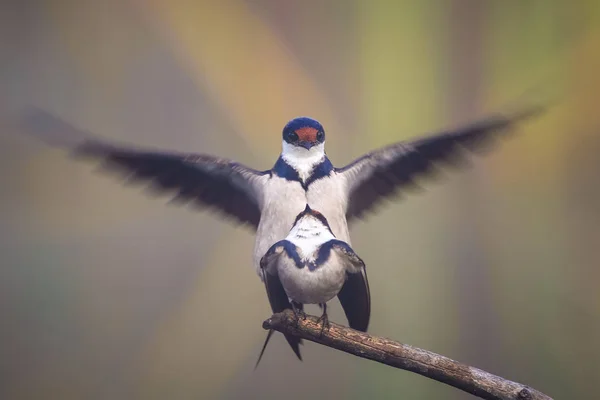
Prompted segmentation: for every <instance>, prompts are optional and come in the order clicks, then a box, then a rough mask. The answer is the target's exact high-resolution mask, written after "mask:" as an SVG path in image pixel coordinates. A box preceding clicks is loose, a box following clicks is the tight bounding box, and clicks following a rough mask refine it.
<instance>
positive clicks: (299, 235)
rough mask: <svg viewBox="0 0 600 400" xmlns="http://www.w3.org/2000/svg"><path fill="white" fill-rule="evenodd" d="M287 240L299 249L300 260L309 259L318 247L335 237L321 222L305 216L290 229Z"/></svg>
mask: <svg viewBox="0 0 600 400" xmlns="http://www.w3.org/2000/svg"><path fill="white" fill-rule="evenodd" d="M287 239H288V240H289V241H290V242H292V243H294V244H295V245H296V246H298V247H299V248H300V250H301V252H302V258H311V256H313V254H314V252H315V251H316V250H317V249H318V248H319V246H321V245H322V244H323V243H325V242H328V241H330V240H331V239H335V236H333V234H332V233H331V231H330V230H329V229H328V228H327V227H326V226H325V225H323V223H322V222H321V221H319V220H318V219H316V218H314V217H311V216H306V217H303V218H302V219H301V220H300V221H298V222H297V223H296V225H294V226H293V227H292V229H291V231H290V233H289V235H288V237H287Z"/></svg>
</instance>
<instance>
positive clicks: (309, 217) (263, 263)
mask: <svg viewBox="0 0 600 400" xmlns="http://www.w3.org/2000/svg"><path fill="white" fill-rule="evenodd" d="M260 268H261V274H262V280H263V282H264V283H265V287H266V289H267V295H268V297H269V303H271V308H272V310H273V312H274V313H278V312H281V311H283V310H285V309H288V308H291V309H292V310H294V313H295V314H296V318H299V317H300V316H305V315H304V310H303V306H304V304H318V305H319V306H320V307H321V308H322V310H323V314H322V315H321V317H320V318H319V322H322V323H323V329H325V328H328V327H329V318H328V316H327V302H328V301H329V300H331V299H332V298H334V297H335V296H338V297H339V299H340V303H341V304H342V308H343V309H344V312H345V313H346V317H347V318H348V324H349V325H350V327H351V328H353V329H357V330H360V331H363V332H366V331H367V327H368V326H369V317H370V315H371V298H370V294H369V284H368V281H367V273H366V269H365V263H364V262H363V260H361V258H360V257H359V256H358V255H356V253H355V252H354V250H352V248H351V247H350V246H349V245H348V243H346V242H344V241H341V240H338V239H337V238H336V237H335V235H334V234H333V232H332V231H331V227H330V226H329V223H328V222H327V219H326V218H325V216H324V215H323V214H321V213H320V212H318V211H316V210H312V209H311V208H310V206H309V205H308V204H307V205H306V208H305V209H304V211H302V212H301V213H300V214H298V216H297V217H296V220H295V221H294V224H293V226H292V228H291V230H290V232H289V234H288V235H287V237H286V238H285V239H283V240H280V241H278V242H277V243H275V244H273V245H272V246H271V247H270V248H269V250H268V251H267V253H266V254H265V255H264V257H262V258H261V260H260ZM271 335H272V331H269V333H268V335H267V339H266V340H265V344H264V345H263V348H262V351H261V353H260V356H259V357H258V361H257V362H256V365H257V366H258V363H259V362H260V359H261V358H262V355H263V353H264V351H265V348H266V346H267V344H268V342H269V339H270V337H271ZM286 339H287V341H288V343H289V344H290V346H292V349H293V350H294V352H295V353H296V355H297V356H298V357H300V351H299V348H298V344H299V342H298V338H296V337H294V336H289V335H286Z"/></svg>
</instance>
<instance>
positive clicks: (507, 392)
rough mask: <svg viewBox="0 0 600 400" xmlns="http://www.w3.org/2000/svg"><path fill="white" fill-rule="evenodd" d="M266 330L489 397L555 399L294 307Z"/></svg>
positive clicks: (270, 322)
mask: <svg viewBox="0 0 600 400" xmlns="http://www.w3.org/2000/svg"><path fill="white" fill-rule="evenodd" d="M263 328H264V329H274V330H276V331H279V332H281V333H286V334H289V335H294V336H297V337H300V338H303V339H306V340H310V341H312V342H315V343H319V344H322V345H324V346H328V347H331V348H334V349H337V350H341V351H344V352H346V353H349V354H353V355H355V356H358V357H362V358H366V359H369V360H373V361H377V362H380V363H382V364H387V365H390V366H392V367H396V368H400V369H404V370H407V371H411V372H415V373H417V374H420V375H423V376H425V377H427V378H430V379H434V380H436V381H438V382H442V383H445V384H447V385H450V386H454V387H455V388H458V389H461V390H463V391H465V392H467V393H471V394H473V395H475V396H478V397H480V398H482V399H489V400H552V398H551V397H549V396H547V395H545V394H543V393H541V392H539V391H537V390H535V389H532V388H530V387H528V386H526V385H523V384H520V383H516V382H512V381H509V380H507V379H504V378H501V377H499V376H496V375H493V374H490V373H489V372H485V371H482V370H480V369H478V368H475V367H471V366H468V365H465V364H462V363H459V362H457V361H454V360H452V359H450V358H448V357H444V356H441V355H439V354H435V353H432V352H430V351H427V350H423V349H419V348H417V347H413V346H409V345H406V344H402V343H398V342H395V341H393V340H390V339H386V338H381V337H377V336H372V335H369V334H367V333H363V332H359V331H355V330H354V329H351V328H347V327H344V326H341V325H337V324H334V323H331V326H330V328H329V330H324V331H322V329H321V328H322V325H321V324H320V323H318V322H317V318H316V317H314V316H310V315H309V316H307V318H306V319H302V318H300V319H299V320H298V321H297V322H296V319H295V317H294V314H293V312H292V311H291V310H286V311H284V312H282V313H279V314H274V315H273V316H272V317H271V318H269V319H267V320H266V321H265V322H263Z"/></svg>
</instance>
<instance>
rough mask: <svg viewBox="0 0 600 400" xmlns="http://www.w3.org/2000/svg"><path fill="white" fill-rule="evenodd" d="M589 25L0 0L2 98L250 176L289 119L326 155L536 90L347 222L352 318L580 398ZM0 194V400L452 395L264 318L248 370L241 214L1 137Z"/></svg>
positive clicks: (592, 161) (430, 13) (538, 2)
mask: <svg viewBox="0 0 600 400" xmlns="http://www.w3.org/2000/svg"><path fill="white" fill-rule="evenodd" d="M599 22H600V3H598V2H597V1H595V0H589V1H566V0H503V1H491V0H490V1H483V0H438V1H434V0H420V1H397V2H393V1H383V0H382V1H358V0H356V1H350V0H349V1H345V0H335V1H316V0H315V1H301V2H300V1H296V2H292V1H278V0H247V1H244V0H222V1H217V0H214V1H191V0H169V1H167V0H146V1H142V0H130V1H117V0H106V1H91V0H84V1H81V0H79V1H75V0H45V1H44V0H38V1H34V0H21V1H17V0H12V1H10V0H8V1H3V2H2V5H0V45H1V47H0V68H1V69H0V74H1V75H0V88H1V89H0V107H1V108H2V110H3V111H4V112H7V111H8V112H12V111H14V110H18V109H19V108H20V107H22V106H23V105H26V104H35V105H37V106H40V107H42V108H45V109H48V110H50V111H52V112H54V113H57V114H58V115H60V116H62V117H63V118H64V119H66V120H68V121H70V122H72V123H74V124H76V125H78V126H80V127H82V128H84V129H88V130H90V131H92V132H94V133H97V134H99V135H101V136H103V137H105V138H107V139H116V140H121V141H125V142H130V143H133V144H138V145H144V146H152V147H162V148H165V149H171V150H187V151H197V152H206V153H214V154H219V155H222V156H225V157H231V158H235V159H238V160H239V161H241V162H244V163H246V164H249V165H252V166H254V167H256V168H261V169H268V168H270V167H271V166H272V164H273V163H274V161H275V159H276V157H277V155H278V152H279V150H280V145H281V144H280V132H281V129H282V127H283V125H284V124H285V123H286V122H287V121H288V120H289V119H291V118H292V117H295V116H298V115H310V116H313V117H315V118H317V119H319V120H320V121H321V122H322V123H323V125H324V126H325V129H326V131H327V133H328V154H329V156H330V157H331V158H332V160H333V162H334V164H336V165H343V164H345V163H346V162H349V161H350V160H351V159H352V158H354V157H356V156H358V155H360V154H361V153H362V152H364V151H366V150H368V149H371V148H374V147H378V146H381V145H384V144H387V143H390V142H392V141H397V140H401V139H408V138H411V137H413V136H416V135H420V134H423V133H426V132H434V131H437V130H440V129H443V128H447V127H451V126H456V125H459V124H463V123H466V122H469V121H472V120H474V119H476V118H479V117H482V116H484V115H486V114H489V113H491V112H494V111H497V110H500V109H502V107H504V106H506V105H510V104H511V102H512V101H514V100H516V99H518V98H520V96H521V95H523V94H524V93H525V92H527V91H528V90H529V89H531V88H533V87H538V88H539V87H540V85H541V87H543V88H544V89H545V90H546V89H551V90H556V91H558V92H560V93H562V98H561V99H562V101H561V102H560V103H559V104H558V105H556V106H555V107H553V108H552V109H551V111H550V112H549V113H548V114H547V115H545V116H543V117H542V118H539V119H538V120H535V121H532V122H529V123H527V124H523V125H521V126H520V127H519V129H518V134H517V135H514V136H512V137H511V140H507V141H506V142H504V143H503V144H502V146H500V147H499V148H497V150H496V151H495V152H493V153H492V154H491V155H489V156H488V157H485V158H481V159H475V160H474V161H473V167H472V168H470V169H468V170H467V171H465V172H461V173H451V174H449V179H447V181H446V183H444V184H438V185H430V186H428V190H427V192H426V193H423V194H418V195H409V196H406V197H403V198H402V199H399V200H398V201H396V202H395V204H394V205H386V206H385V207H383V208H381V209H380V211H379V213H377V215H374V216H371V217H370V218H369V219H368V220H367V221H365V222H363V223H358V224H356V225H355V226H354V227H353V247H354V248H355V249H356V251H357V252H358V254H360V255H361V257H362V258H364V259H365V260H366V262H367V265H368V268H369V271H370V275H369V278H370V284H371V290H372V296H373V298H372V301H373V313H372V322H371V326H370V331H371V332H372V333H373V334H376V335H382V336H386V337H391V338H395V339H398V340H400V341H402V342H405V343H409V344H412V345H415V346H420V347H424V348H427V349H429V350H432V351H435V352H439V353H442V354H444V355H447V356H449V357H452V358H454V359H457V360H460V361H463V362H465V363H469V364H472V365H474V366H477V367H480V368H483V369H486V370H489V371H490V372H493V373H495V374H498V375H501V376H505V377H507V378H509V379H512V380H516V381H519V382H523V383H526V384H529V385H531V386H533V387H535V388H537V389H539V390H542V391H545V392H547V393H548V394H550V395H552V396H553V397H555V398H556V399H588V398H594V397H595V393H596V392H597V390H596V384H597V382H598V380H599V379H600V368H599V367H598V364H599V363H600V343H599V340H598V339H599V338H600V294H599V289H600V265H599V264H600V263H599V256H598V249H599V248H600V230H599V228H598V226H599V224H600V185H599V184H598V183H599V176H600V156H599V155H598V152H599V151H600V116H599V115H598V114H597V111H598V104H599V102H600V94H599V93H600V74H599V71H600V30H599V28H600V24H599ZM0 122H1V121H0ZM0 187H1V188H2V189H1V191H0V221H1V222H0V246H1V247H0V265H1V269H0V337H1V339H0V379H1V380H2V382H1V383H0V398H2V399H204V398H207V399H212V398H215V399H237V398H265V399H271V398H290V399H301V398H307V397H310V398H315V399H322V398H323V399H324V398H347V399H364V398H372V399H388V398H389V399H392V398H401V399H468V398H472V396H469V395H466V394H463V393H462V392H459V391H458V390H456V389H453V388H451V387H449V386H445V385H443V384H440V383H436V382H433V381H430V380H427V379H425V378H423V377H420V376H418V375H415V374H412V373H408V372H404V371H399V370H395V369H392V368H389V367H385V366H382V365H378V364H375V363H372V362H369V361H366V360H361V359H358V358H354V357H352V356H349V355H346V354H343V353H339V352H336V351H333V350H330V349H327V348H324V347H320V346H318V345H316V344H312V343H308V344H306V345H305V346H304V348H303V352H304V358H305V361H304V362H303V363H300V362H297V361H296V360H295V358H294V356H293V353H292V352H291V351H290V350H289V348H288V347H287V345H286V344H285V341H284V340H283V338H282V336H281V335H279V334H278V335H276V336H275V337H274V340H273V341H272V345H271V346H270V347H269V348H268V349H267V352H266V354H265V357H264V359H263V362H262V364H261V365H260V367H259V369H258V370H257V371H253V369H252V368H253V366H254V362H255V361H256V357H257V356H258V353H259V350H260V346H261V345H262V341H263V340H264V336H265V332H264V331H263V330H262V329H261V322H262V320H263V319H265V318H266V317H268V316H269V315H270V312H269V311H270V309H269V306H268V302H267V299H266V295H265V291H264V287H263V286H262V284H261V283H260V281H259V279H258V277H257V276H256V274H255V272H254V269H253V267H252V266H251V251H252V247H253V236H252V234H251V232H250V231H248V230H247V229H244V228H236V227H234V226H232V225H230V224H226V223H223V222H222V221H219V219H218V218H216V217H215V216H213V215H211V214H209V213H206V212H200V213H198V212H195V211H194V210H190V209H181V208H174V207H168V206H166V205H165V200H163V199H155V198H152V197H149V196H145V195H144V194H143V191H141V190H139V189H130V188H126V187H122V186H121V185H120V184H119V183H117V181H115V180H113V179H112V178H110V177H106V176H104V175H100V174H97V173H95V172H94V167H93V166H92V165H88V164H82V163H79V162H77V161H73V160H70V159H69V158H67V157H66V155H65V154H64V153H63V152H61V151H58V150H54V149H50V148H47V147H45V146H44V145H41V144H40V143H37V142H35V141H32V140H31V139H30V138H27V137H24V136H22V135H19V134H15V132H9V130H7V129H3V132H2V134H1V135H0ZM333 309H334V310H333V315H332V318H333V319H334V320H335V321H339V322H345V320H344V319H343V317H342V314H341V312H340V307H339V304H337V302H336V303H334V304H333ZM310 310H312V311H316V309H314V308H311V309H310Z"/></svg>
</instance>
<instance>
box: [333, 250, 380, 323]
mask: <svg viewBox="0 0 600 400" xmlns="http://www.w3.org/2000/svg"><path fill="white" fill-rule="evenodd" d="M332 249H333V250H334V251H336V252H337V253H338V254H339V255H340V256H341V257H342V258H345V259H346V260H348V262H349V263H350V264H351V266H352V268H348V269H347V272H346V281H345V282H344V286H342V289H341V290H340V292H339V293H338V299H340V303H341V304H342V308H343V309H344V313H345V314H346V318H347V319H348V325H349V326H350V328H352V329H356V330H357V331H362V332H366V331H367V328H368V327H369V319H370V318H371V293H370V291H369V281H368V280H367V270H366V268H365V263H364V262H363V260H361V258H360V257H359V256H358V255H356V253H355V252H354V251H353V250H352V249H351V248H350V246H348V244H347V243H345V242H342V241H337V242H336V243H334V244H333V245H332Z"/></svg>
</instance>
